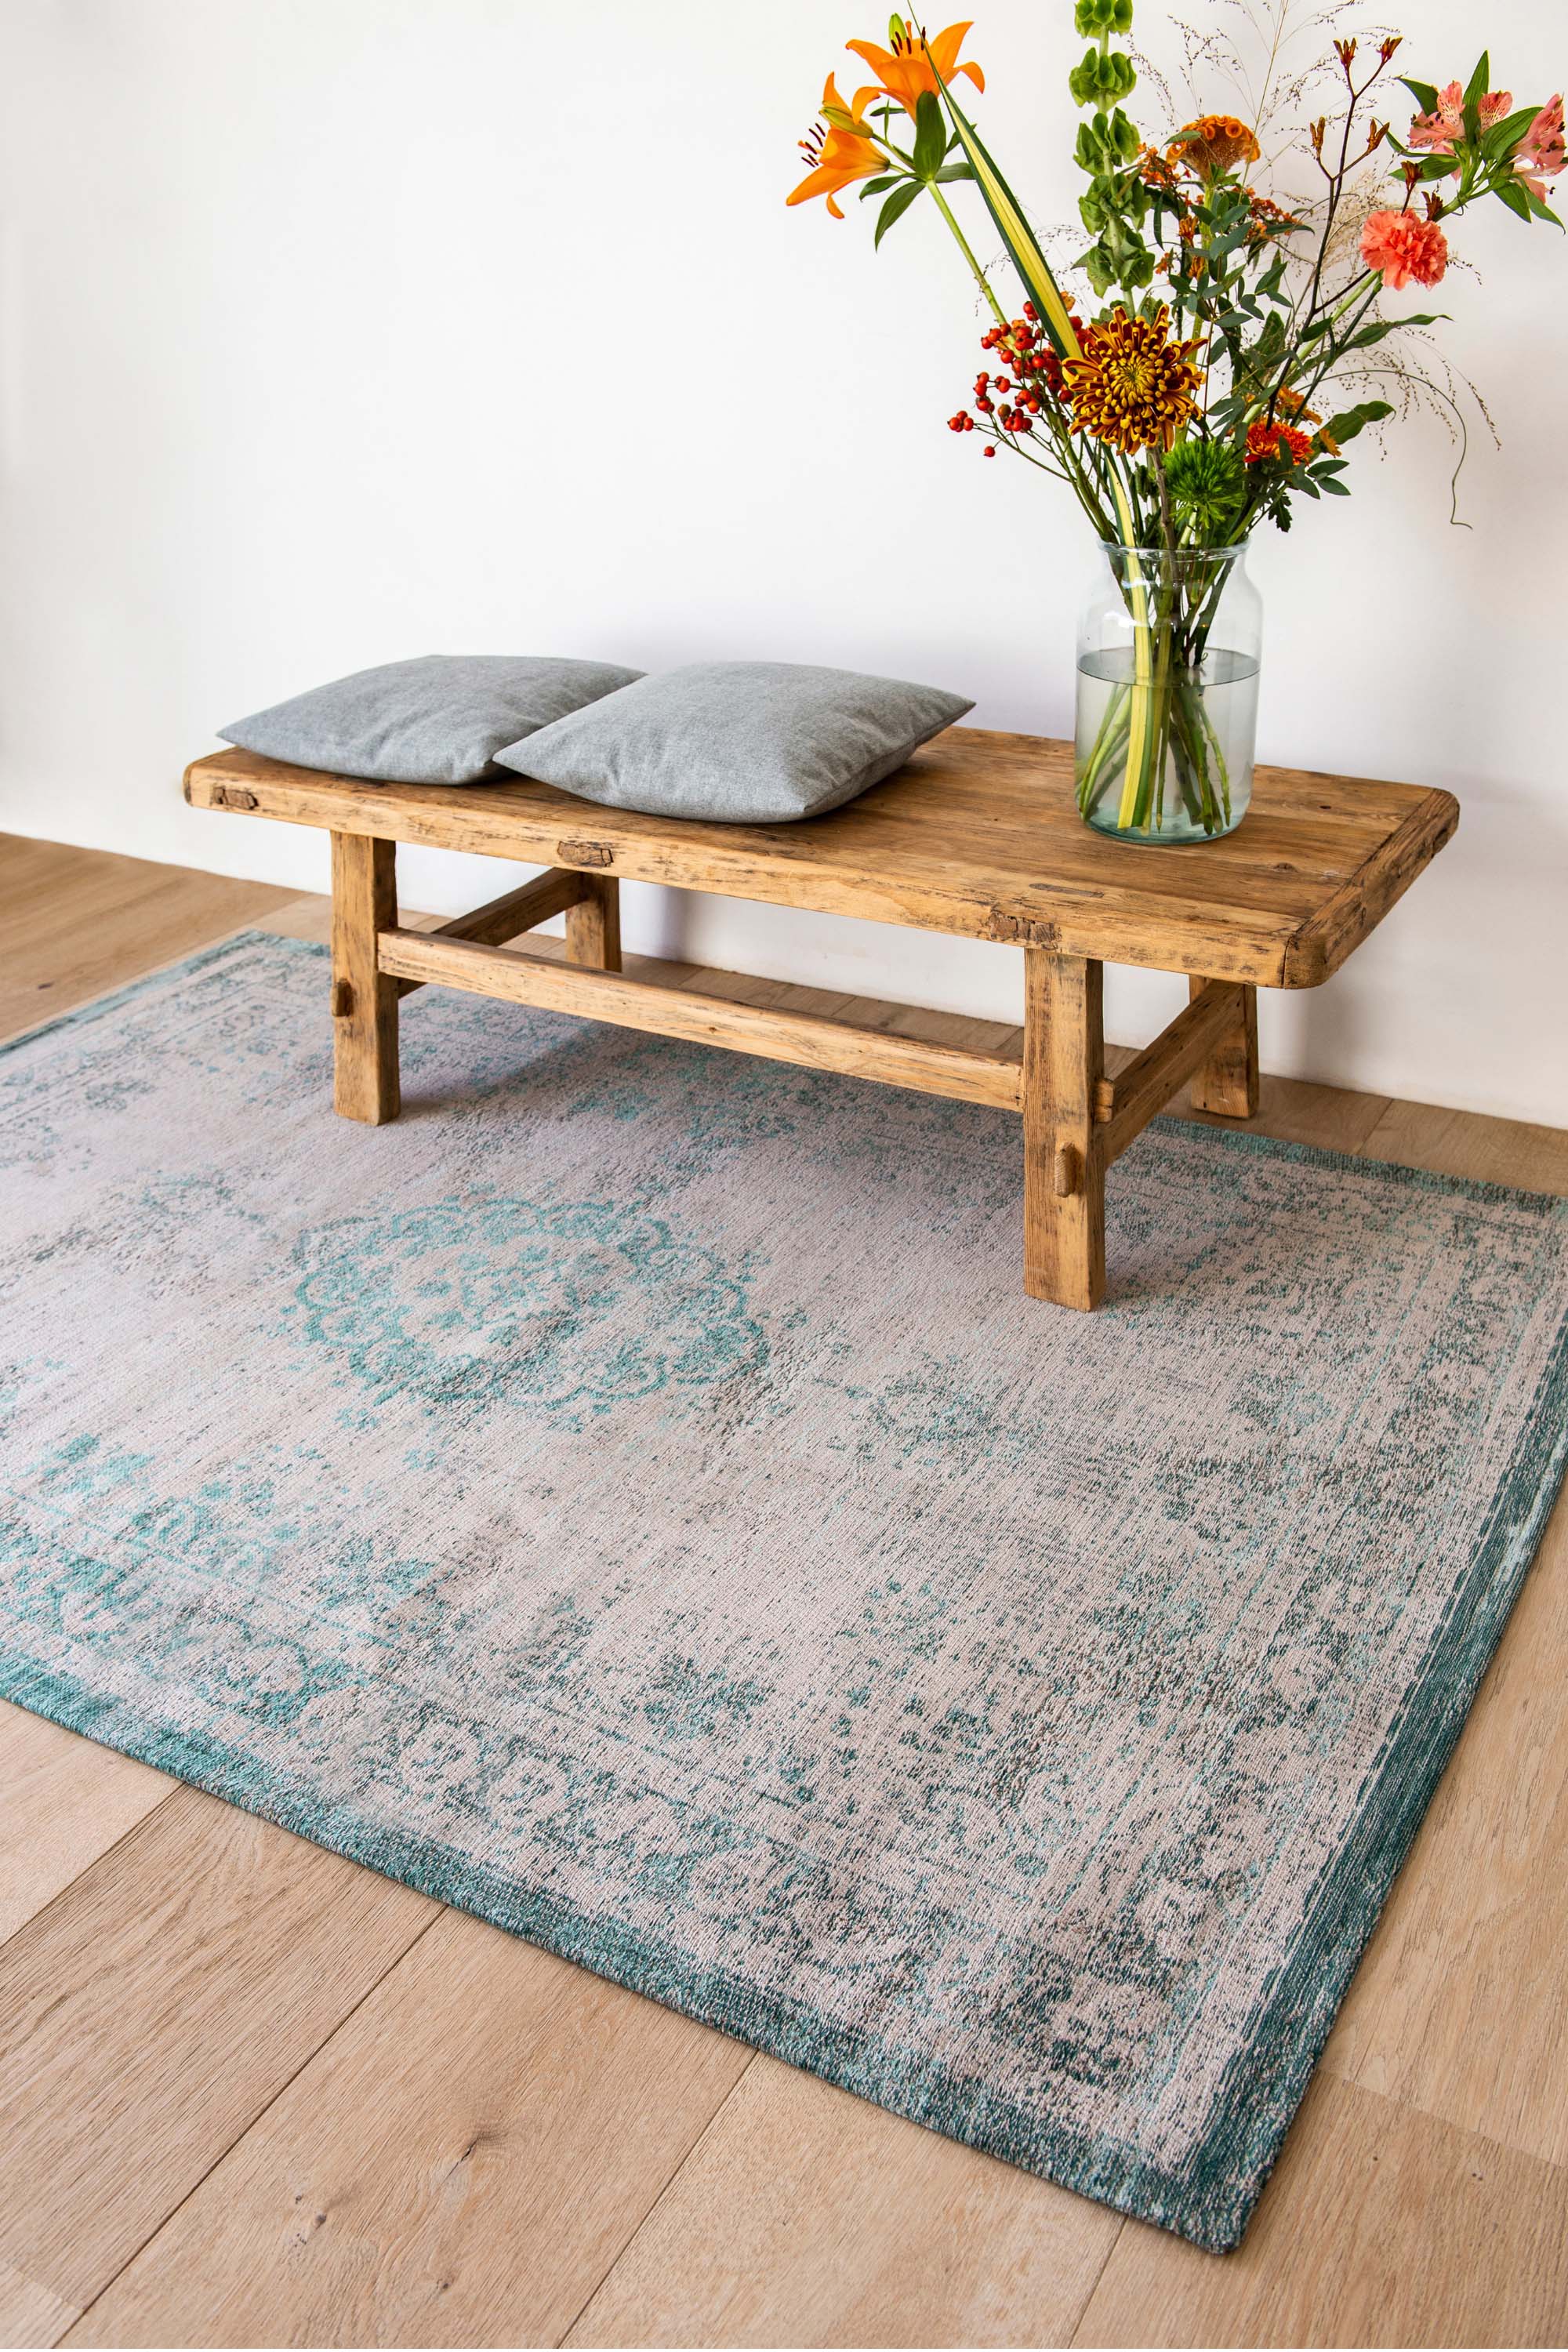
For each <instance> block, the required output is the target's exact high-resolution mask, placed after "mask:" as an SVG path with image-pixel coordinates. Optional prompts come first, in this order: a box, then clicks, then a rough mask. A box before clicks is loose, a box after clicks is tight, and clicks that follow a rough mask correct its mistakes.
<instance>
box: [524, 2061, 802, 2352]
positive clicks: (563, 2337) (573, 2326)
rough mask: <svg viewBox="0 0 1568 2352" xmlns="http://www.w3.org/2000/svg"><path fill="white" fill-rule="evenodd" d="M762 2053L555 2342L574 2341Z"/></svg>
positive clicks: (672, 2171) (671, 2173)
mask: <svg viewBox="0 0 1568 2352" xmlns="http://www.w3.org/2000/svg"><path fill="white" fill-rule="evenodd" d="M761 2055H762V2053H761V2052H760V2051H756V2050H753V2051H752V2055H751V2057H750V2058H749V2059H748V2060H747V2061H746V2063H745V2064H744V2065H743V2066H742V2069H741V2071H740V2073H739V2074H737V2075H736V2077H735V2079H734V2081H733V2082H732V2083H731V2085H730V2087H729V2089H728V2090H727V2091H726V2092H725V2094H724V2095H723V2097H722V2098H721V2100H720V2102H719V2104H718V2105H717V2106H716V2107H715V2108H714V2110H713V2112H712V2114H711V2115H710V2116H709V2118H708V2120H707V2122H706V2123H705V2124H704V2125H703V2126H702V2128H701V2130H700V2132H699V2133H698V2135H697V2137H696V2138H695V2139H694V2140H693V2141H692V2143H691V2145H690V2147H689V2148H687V2149H686V2150H685V2152H684V2153H683V2154H682V2155H681V2156H680V2157H679V2159H678V2160H677V2162H676V2163H675V2164H674V2165H673V2166H672V2167H671V2168H670V2170H669V2172H668V2175H667V2176H666V2178H665V2179H664V2180H663V2182H662V2183H661V2184H660V2187H659V2190H658V2195H657V2196H656V2197H655V2198H654V2200H653V2201H652V2203H651V2204H650V2205H648V2206H647V2209H646V2210H645V2211H644V2212H643V2213H642V2215H641V2216H640V2218H639V2219H638V2220H637V2222H636V2223H635V2224H634V2225H633V2227H632V2228H631V2230H630V2231H628V2232H627V2233H626V2237H625V2238H624V2239H623V2240H622V2241H621V2243H620V2245H619V2246H618V2247H617V2248H616V2252H615V2254H614V2255H613V2257H612V2258H611V2260H610V2261H609V2262H608V2263H606V2264H605V2269H604V2271H603V2273H602V2274H601V2275H600V2276H599V2277H598V2278H597V2279H595V2282H594V2285H593V2287H592V2289H591V2290H590V2292H589V2293H588V2294H586V2295H585V2296H584V2300H583V2302H582V2304H581V2305H580V2306H579V2307H578V2309H577V2310H576V2311H575V2312H574V2314H573V2315H572V2318H571V2319H570V2320H569V2321H568V2323H567V2325H566V2326H564V2327H563V2329H562V2331H561V2334H560V2335H559V2336H557V2337H556V2338H555V2342H556V2344H557V2345H558V2346H560V2345H563V2344H569V2343H570V2342H571V2340H572V2337H573V2336H574V2335H575V2334H576V2332H577V2329H578V2328H579V2327H580V2326H582V2323H583V2317H584V2313H586V2312H587V2311H589V2310H590V2309H591V2308H592V2307H593V2304H594V2301H595V2297H596V2296H597V2295H598V2294H601V2293H602V2292H603V2290H604V2288H605V2285H606V2284H608V2282H609V2280H610V2279H611V2278H612V2277H613V2275H614V2274H615V2273H616V2271H617V2270H618V2269H619V2268H620V2266H621V2264H622V2263H624V2262H625V2261H626V2256H627V2255H628V2254H629V2253H630V2252H631V2250H632V2248H633V2247H634V2246H635V2245H636V2243H637V2240H638V2239H639V2238H640V2237H641V2236H642V2233H643V2231H645V2230H646V2229H647V2225H648V2223H649V2222H650V2221H652V2220H653V2217H654V2215H655V2214H656V2213H657V2212H658V2209H659V2207H660V2206H661V2205H662V2204H663V2203H664V2200H665V2199H666V2198H667V2197H668V2195H669V2192H670V2190H671V2189H673V2188H674V2187H675V2184H676V2182H677V2181H678V2180H679V2179H680V2176H681V2174H682V2173H683V2172H684V2171H685V2169H686V2168H687V2166H688V2165H689V2163H690V2161H691V2159H692V2158H693V2157H694V2156H695V2155H696V2153H697V2151H698V2149H699V2148H700V2147H701V2146H702V2143H703V2141H704V2140H705V2139H706V2138H707V2137H708V2135H709V2133H710V2131H711V2130H712V2129H713V2127H714V2126H715V2125H716V2124H717V2123H718V2121H719V2119H720V2117H721V2116H722V2115H723V2113H724V2111H725V2109H726V2108H727V2107H728V2106H729V2104H730V2102H731V2099H732V2098H733V2097H734V2095H735V2094H736V2092H737V2091H738V2090H739V2089H740V2087H741V2085H742V2083H743V2082H744V2081H745V2079H746V2077H747V2075H748V2074H750V2073H751V2071H752V2067H753V2066H754V2065H755V2064H756V2063H757V2061H758V2059H759V2057H760V2056H761Z"/></svg>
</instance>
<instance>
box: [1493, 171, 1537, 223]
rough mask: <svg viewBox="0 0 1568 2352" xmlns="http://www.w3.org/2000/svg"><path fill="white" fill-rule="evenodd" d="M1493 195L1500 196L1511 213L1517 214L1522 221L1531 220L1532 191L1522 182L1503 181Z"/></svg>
mask: <svg viewBox="0 0 1568 2352" xmlns="http://www.w3.org/2000/svg"><path fill="white" fill-rule="evenodd" d="M1493 194H1496V195H1499V196H1500V197H1501V198H1502V201H1503V203H1504V204H1505V205H1507V206H1508V208H1509V210H1510V213H1517V214H1518V215H1519V217H1520V219H1521V220H1522V221H1527V220H1528V219H1529V218H1530V216H1531V213H1530V191H1529V189H1528V188H1526V187H1525V186H1524V185H1523V184H1522V183H1521V182H1520V181H1518V180H1501V181H1500V182H1499V183H1498V185H1497V187H1496V188H1495V189H1494V191H1493Z"/></svg>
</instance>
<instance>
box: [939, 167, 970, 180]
mask: <svg viewBox="0 0 1568 2352" xmlns="http://www.w3.org/2000/svg"><path fill="white" fill-rule="evenodd" d="M936 176H937V178H938V179H939V180H973V177H974V166H973V163H944V164H943V165H942V169H941V171H940V172H939V173H937V175H936Z"/></svg>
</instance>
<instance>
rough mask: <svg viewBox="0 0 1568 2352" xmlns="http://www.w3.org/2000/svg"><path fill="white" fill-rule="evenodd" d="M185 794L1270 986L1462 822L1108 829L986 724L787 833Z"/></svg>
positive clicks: (1325, 947)
mask: <svg viewBox="0 0 1568 2352" xmlns="http://www.w3.org/2000/svg"><path fill="white" fill-rule="evenodd" d="M185 797H186V799H187V800H188V801H189V802H190V803H192V805H193V806H194V807H197V808H216V809H237V810H240V811H242V812H244V813H246V814H254V815H258V816H269V817H278V818H282V819H284V820H285V821H287V822H289V823H291V824H316V825H323V826H326V827H328V828H329V829H330V830H331V831H332V832H335V833H349V834H362V835H369V836H371V837H372V838H374V839H378V840H385V841H404V842H411V843H413V842H417V843H419V844H421V845H426V846H430V847H436V848H443V849H461V850H468V851H478V852H479V853H480V854H481V855H488V856H497V857H508V858H515V859H517V860H519V861H520V862H521V863H523V864H527V865H537V866H565V867H568V868H571V869H574V870H576V871H581V872H595V871H608V872H612V873H614V874H616V875H619V876H621V877H625V878H626V879H627V880H630V881H638V882H663V883H668V884H672V885H675V886H676V887H680V888H683V889H696V890H713V891H718V892H720V893H721V894H722V895H724V896H727V897H731V898H756V899H763V900H767V901H769V902H771V903H772V904H773V905H777V906H784V907H801V908H813V909H816V910H817V911H820V912H825V913H831V914H842V915H858V916H862V917H866V918H868V919H871V920H873V921H877V922H884V923H900V924H904V925H907V926H910V927H912V928H914V929H921V930H932V931H945V932H951V933H955V934H958V935H960V936H963V937H965V938H970V939H982V940H1011V941H1016V942H1020V943H1023V944H1025V945H1032V946H1036V947H1042V948H1047V949H1050V950H1056V951H1057V952H1058V953H1061V954H1064V955H1072V956H1085V957H1090V958H1095V959H1099V960H1101V961H1107V962H1111V963H1128V964H1144V965H1149V966H1151V967H1152V968H1153V969H1155V970H1157V971H1185V972H1192V973H1195V974H1199V975H1202V976H1205V977H1208V978H1216V979H1228V980H1243V981H1250V982H1257V983H1258V984H1261V985H1263V986H1266V987H1272V988H1310V987H1314V986H1316V985H1317V983H1318V982H1320V981H1322V980H1326V979H1327V978H1328V976H1329V974H1330V973H1331V971H1336V970H1337V969H1338V967H1339V966H1340V965H1341V964H1342V962H1343V961H1344V960H1345V958H1346V957H1347V956H1348V955H1349V954H1350V953H1351V952H1352V950H1353V949H1354V948H1356V947H1357V946H1358V945H1359V944H1360V942H1361V941H1362V940H1363V939H1364V938H1365V937H1366V936H1367V933H1368V932H1369V931H1371V930H1372V929H1373V928H1374V927H1375V926H1376V925H1377V924H1378V923H1379V922H1380V921H1381V920H1382V919H1383V917H1384V915H1385V914H1386V913H1387V911H1388V909H1389V908H1390V907H1391V906H1392V905H1393V904H1394V900H1395V899H1396V898H1399V897H1400V896H1401V895H1402V893H1403V892H1404V891H1405V889H1406V888H1407V887H1409V885H1410V883H1411V882H1412V881H1413V880H1414V879H1415V876H1416V875H1417V874H1418V873H1419V872H1420V871H1421V868H1422V867H1423V866H1425V865H1426V864H1427V862H1428V861H1429V860H1430V859H1431V858H1432V857H1433V856H1435V855H1436V852H1437V851H1438V850H1439V849H1440V848H1441V847H1442V846H1443V845H1444V843H1445V842H1446V841H1447V839H1448V838H1449V836H1450V835H1451V834H1452V833H1453V831H1454V829H1455V827H1456V825H1457V824H1458V816H1459V811H1458V803H1457V802H1456V801H1455V799H1454V798H1453V795H1452V794H1451V793H1446V792H1439V791H1436V790H1431V789H1426V788H1424V787H1422V786H1419V785H1415V784H1387V783H1373V782H1364V781H1361V780H1358V779H1355V778H1351V777H1344V776H1323V775H1315V774H1312V773H1310V772H1306V771H1303V770H1300V769H1295V768H1259V769H1258V771H1257V772H1256V776H1255V780H1254V784H1253V798H1252V806H1251V809H1250V811H1249V812H1248V814H1247V817H1246V818H1245V820H1244V821H1243V823H1242V824H1241V825H1240V826H1239V827H1238V828H1237V831H1236V832H1235V833H1234V834H1231V835H1227V836H1226V839H1224V840H1223V841H1217V842H1205V843H1200V844H1197V845H1194V846H1192V847H1188V848H1175V847H1162V848H1154V847H1149V846H1144V845H1139V844H1132V843H1127V842H1121V841H1113V840H1109V839H1107V838H1106V837H1105V836H1103V835H1100V834H1097V833H1094V832H1092V831H1091V830H1090V829H1089V826H1087V825H1086V824H1084V823H1083V822H1082V820H1081V819H1080V817H1079V814H1078V811H1077V809H1076V807H1075V805H1074V802H1073V790H1072V748H1071V746H1070V745H1069V744H1067V743H1058V742H1053V741H1050V740H1047V739H1045V738H1042V737H1038V736H1031V735H1007V734H998V733H994V732H990V731H988V730H983V729H980V728H973V727H953V728H950V729H949V730H947V732H946V733H945V734H943V735H941V736H939V737H938V738H937V739H936V740H935V741H934V742H932V743H930V744H928V745H927V746H926V748H925V749H924V750H923V751H919V752H917V753H916V755H915V757H914V758H913V759H912V760H911V761H910V762H909V764H908V765H907V766H906V767H904V768H902V769H900V771H899V772H898V774H897V775H895V776H890V777H889V779H888V780H887V782H885V783H881V784H878V785H876V786H874V787H873V789H872V790H871V791H870V792H868V793H864V794H862V796H861V797H860V799H858V801H852V802H851V803H849V805H848V807H847V808H843V809H838V810H836V811H834V812H833V814H830V815H828V816H824V817H812V818H808V819H806V820H805V821H804V822H802V823H800V824H778V825H737V824H694V823H691V822H689V821H688V820H683V819H677V818H672V817H658V816H645V815H640V814H636V813H635V812H632V811H628V810H624V809H609V808H601V807H599V806H598V805H597V804H596V803H594V802H591V801H584V800H579V799H577V798H576V797H575V796H574V795H573V794H572V793H563V792H558V791H557V790H556V789H555V788H554V787H553V786H552V785H550V784H541V783H534V782H530V781H529V780H528V779H526V778H524V777H521V776H519V777H516V778H513V779H510V780H509V781H508V782H505V783H484V784H463V785H454V784H374V783H364V782H360V781H358V780H356V779H355V778H353V777H346V776H334V775H327V774H322V773H319V772H316V771H315V770H313V769H308V768H296V767H289V766H288V765H286V764H285V763H284V762H282V761H277V760H267V759H263V758H261V757H260V756H259V755H258V754H257V753H255V752H250V751H220V752H216V753H215V754H213V755H212V756H211V757H209V758H207V759H203V760H197V761H195V762H194V764H193V765H192V766H191V767H190V768H189V769H188V770H187V771H186V775H185Z"/></svg>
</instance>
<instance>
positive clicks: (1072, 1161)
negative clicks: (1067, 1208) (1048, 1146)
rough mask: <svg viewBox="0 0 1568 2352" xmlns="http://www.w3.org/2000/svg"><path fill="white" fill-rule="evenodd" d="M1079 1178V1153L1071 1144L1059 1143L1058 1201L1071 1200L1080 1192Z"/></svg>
mask: <svg viewBox="0 0 1568 2352" xmlns="http://www.w3.org/2000/svg"><path fill="white" fill-rule="evenodd" d="M1056 1187H1057V1198H1058V1201H1070V1200H1071V1198H1072V1196H1073V1194H1074V1193H1075V1192H1077V1191H1078V1187H1079V1156H1078V1152H1077V1151H1076V1150H1075V1149H1074V1147H1073V1146H1072V1145H1071V1144H1070V1143H1058V1146H1057V1166H1056Z"/></svg>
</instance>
